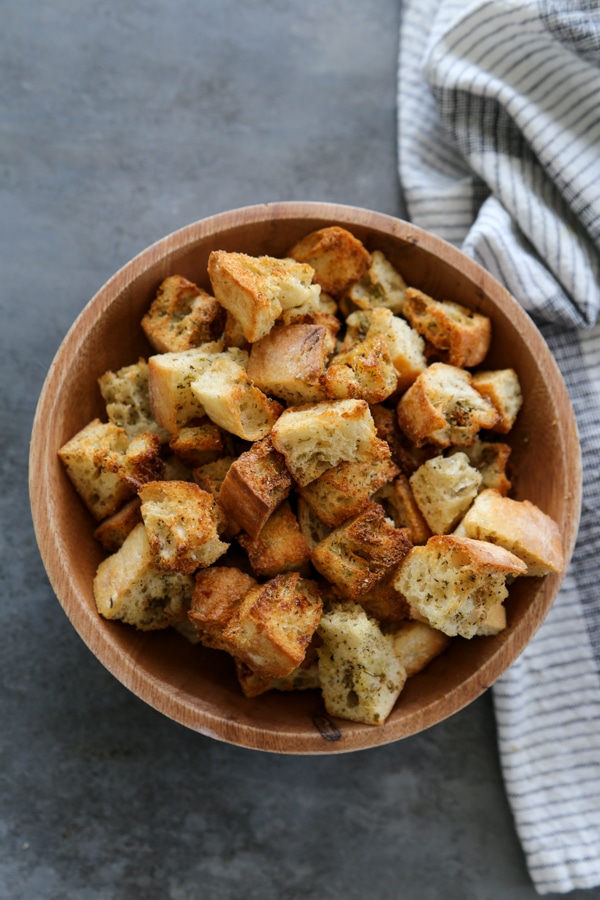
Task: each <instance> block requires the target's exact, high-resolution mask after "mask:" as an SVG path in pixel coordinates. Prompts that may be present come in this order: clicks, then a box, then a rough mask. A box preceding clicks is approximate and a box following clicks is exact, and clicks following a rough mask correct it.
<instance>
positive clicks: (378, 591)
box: [340, 569, 410, 623]
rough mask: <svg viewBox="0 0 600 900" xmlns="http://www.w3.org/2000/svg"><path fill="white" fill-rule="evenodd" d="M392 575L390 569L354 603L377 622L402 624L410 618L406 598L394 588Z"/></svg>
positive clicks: (393, 572) (392, 570) (392, 571)
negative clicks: (358, 604)
mask: <svg viewBox="0 0 600 900" xmlns="http://www.w3.org/2000/svg"><path fill="white" fill-rule="evenodd" d="M394 574H395V569H391V570H390V571H389V572H388V573H387V574H386V575H384V576H383V578H382V579H381V581H378V582H377V584H376V585H375V586H374V587H372V588H371V590H369V591H367V593H366V594H361V595H360V596H359V597H356V603H360V605H361V606H362V608H363V609H364V610H365V612H366V613H367V615H368V616H370V617H371V618H372V619H377V621H378V622H382V623H388V622H402V621H404V619H408V618H409V616H410V606H409V605H408V602H407V600H406V597H404V596H403V595H402V594H401V593H400V592H399V591H397V590H396V588H395V587H394ZM340 599H342V600H344V599H345V597H343V596H342V597H340Z"/></svg>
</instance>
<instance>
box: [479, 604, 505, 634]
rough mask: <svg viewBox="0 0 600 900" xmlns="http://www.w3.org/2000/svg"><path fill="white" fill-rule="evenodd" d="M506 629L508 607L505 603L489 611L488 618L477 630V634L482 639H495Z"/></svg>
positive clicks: (496, 605)
mask: <svg viewBox="0 0 600 900" xmlns="http://www.w3.org/2000/svg"><path fill="white" fill-rule="evenodd" d="M505 628H506V607H505V606H504V603H496V604H495V605H494V606H492V608H491V609H490V610H489V611H488V614H487V616H486V617H485V619H484V620H483V622H482V623H481V625H479V627H478V628H477V634H478V635H481V636H482V637H493V636H494V635H496V634H500V632H501V631H504V629H505Z"/></svg>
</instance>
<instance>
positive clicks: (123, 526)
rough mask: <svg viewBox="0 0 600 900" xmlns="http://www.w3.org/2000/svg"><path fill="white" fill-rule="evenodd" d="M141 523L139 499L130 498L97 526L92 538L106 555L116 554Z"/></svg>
mask: <svg viewBox="0 0 600 900" xmlns="http://www.w3.org/2000/svg"><path fill="white" fill-rule="evenodd" d="M141 521H142V514H141V512H140V498H139V497H132V499H131V500H129V501H128V502H127V503H126V504H125V506H122V507H121V509H119V510H117V512H116V513H113V515H112V516H109V517H108V518H107V519H104V521H103V522H101V523H100V525H98V527H97V528H96V530H95V531H94V537H95V538H96V540H97V541H98V542H99V543H100V544H102V546H103V547H104V549H105V550H107V551H108V553H116V552H117V550H118V549H119V547H122V546H123V543H124V542H125V538H126V537H127V535H128V534H129V533H130V532H131V531H133V529H134V528H135V526H136V525H138V524H139V523H140V522H141Z"/></svg>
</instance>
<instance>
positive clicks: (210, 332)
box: [142, 275, 225, 353]
mask: <svg viewBox="0 0 600 900" xmlns="http://www.w3.org/2000/svg"><path fill="white" fill-rule="evenodd" d="M224 324H225V312H224V310H223V307H222V306H221V304H220V303H219V302H218V301H217V300H215V298H214V297H211V296H210V294H207V293H206V291H203V290H202V289H201V288H199V287H198V286H197V285H195V284H194V283H193V282H191V281H188V280H187V278H183V276H182V275H171V276H169V278H166V279H165V280H164V281H163V282H162V284H161V285H160V286H159V288H158V291H157V294H156V298H155V299H154V301H153V302H152V304H151V306H150V309H149V310H148V312H147V313H146V315H145V316H144V318H143V319H142V328H143V330H144V333H145V334H146V337H147V338H148V340H149V341H150V343H151V344H152V346H153V348H154V349H155V350H156V351H157V352H158V353H169V352H172V353H180V352H181V351H183V350H191V349H192V348H193V347H199V346H200V345H201V344H206V343H208V342H210V341H216V340H217V339H218V338H219V337H220V336H221V333H222V331H223V327H224Z"/></svg>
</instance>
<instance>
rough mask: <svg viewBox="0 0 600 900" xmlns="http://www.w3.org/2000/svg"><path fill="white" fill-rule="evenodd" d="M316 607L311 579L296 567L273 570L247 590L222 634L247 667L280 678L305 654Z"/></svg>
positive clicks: (318, 613)
mask: <svg viewBox="0 0 600 900" xmlns="http://www.w3.org/2000/svg"><path fill="white" fill-rule="evenodd" d="M322 608H323V603H322V600H321V598H320V596H319V594H318V593H317V590H316V586H315V585H314V583H313V582H311V581H307V580H305V579H303V578H301V576H300V575H299V573H298V572H289V573H287V574H285V575H277V576H276V577H275V578H273V579H271V580H270V581H267V583H266V584H262V585H257V586H256V587H254V588H251V589H250V590H249V591H248V593H247V594H246V596H245V597H244V599H243V600H242V602H241V604H240V605H239V606H238V607H237V609H236V610H234V612H233V615H232V617H231V618H230V620H229V623H228V624H227V625H226V627H225V629H224V631H223V637H224V639H225V641H227V643H228V644H229V645H230V646H231V647H232V648H233V651H234V655H235V656H236V658H237V659H240V660H241V661H242V662H244V663H246V665H247V666H249V667H250V668H251V669H252V671H253V672H256V673H257V674H258V675H266V676H271V677H274V678H281V677H284V676H286V675H289V674H290V672H292V671H293V670H294V669H296V668H297V667H298V666H299V665H300V664H301V663H302V661H303V659H304V658H305V656H306V651H307V649H308V646H309V644H310V642H311V641H312V638H313V635H314V633H315V631H316V629H317V626H318V624H319V620H320V618H321V613H322Z"/></svg>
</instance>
